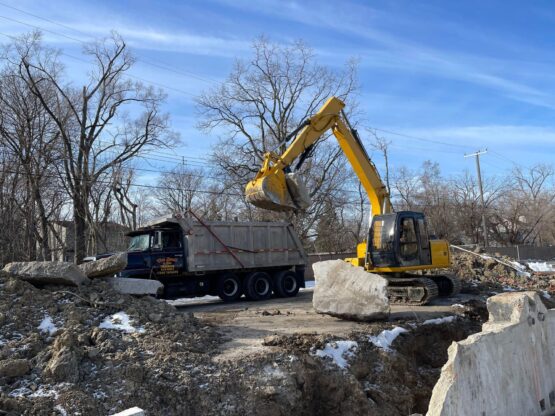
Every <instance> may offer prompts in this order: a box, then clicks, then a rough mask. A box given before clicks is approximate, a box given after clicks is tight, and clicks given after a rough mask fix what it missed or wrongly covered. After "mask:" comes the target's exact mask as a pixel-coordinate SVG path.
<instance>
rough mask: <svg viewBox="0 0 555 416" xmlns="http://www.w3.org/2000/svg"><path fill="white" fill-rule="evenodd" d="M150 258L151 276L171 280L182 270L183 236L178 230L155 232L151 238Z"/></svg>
mask: <svg viewBox="0 0 555 416" xmlns="http://www.w3.org/2000/svg"><path fill="white" fill-rule="evenodd" d="M152 238H153V240H152V245H151V257H152V273H153V276H154V277H156V278H159V279H161V280H168V279H169V280H171V278H172V277H178V276H180V275H181V273H182V272H183V269H184V258H183V252H184V250H183V236H182V233H181V231H180V230H172V229H169V230H156V231H155V232H154V233H153V236H152Z"/></svg>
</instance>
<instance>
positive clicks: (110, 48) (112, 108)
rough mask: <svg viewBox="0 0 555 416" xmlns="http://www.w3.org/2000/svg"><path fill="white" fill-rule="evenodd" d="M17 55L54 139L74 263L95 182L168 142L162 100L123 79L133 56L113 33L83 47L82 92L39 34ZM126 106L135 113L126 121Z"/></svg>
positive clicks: (83, 244) (169, 136)
mask: <svg viewBox="0 0 555 416" xmlns="http://www.w3.org/2000/svg"><path fill="white" fill-rule="evenodd" d="M16 52H17V54H16V58H17V60H16V61H14V62H15V63H17V65H18V68H19V75H20V76H21V77H22V78H23V79H24V80H25V82H26V84H27V87H28V88H29V90H30V91H31V92H32V93H33V94H34V95H35V96H36V97H37V98H38V99H39V101H40V103H41V104H42V106H43V107H44V109H45V110H46V112H47V113H48V115H49V116H50V118H51V119H52V121H53V123H54V125H55V126H56V134H58V135H59V138H60V143H61V151H60V152H61V154H60V160H61V161H62V166H61V167H60V175H61V176H62V177H63V179H64V185H65V187H66V189H67V192H68V194H69V195H70V197H71V200H72V204H73V217H74V225H75V261H76V262H81V261H82V259H83V257H84V256H85V253H86V238H85V237H86V235H87V228H88V219H89V218H90V212H89V210H90V196H91V190H92V188H93V186H94V184H95V183H96V182H97V181H98V180H99V178H101V177H102V176H103V175H104V174H105V173H106V172H108V171H109V170H110V169H112V168H113V167H114V166H118V165H124V164H125V163H126V162H128V161H130V160H131V159H133V158H134V157H136V156H138V155H139V154H140V153H141V152H142V151H144V150H147V149H148V148H149V147H161V146H169V145H172V144H173V143H174V142H175V140H176V138H175V136H174V135H172V134H170V132H169V128H168V117H167V115H165V114H163V113H162V112H161V110H160V105H161V103H162V102H163V100H164V98H165V97H164V94H163V93H162V92H161V91H156V90H155V89H153V88H149V87H145V86H144V85H142V84H140V83H138V82H134V81H132V80H130V79H129V78H128V77H127V76H126V74H127V72H128V71H129V69H130V68H131V67H132V65H133V63H134V59H133V57H132V56H131V55H130V53H129V51H128V50H127V47H126V44H125V42H124V41H123V39H121V37H119V36H118V35H117V34H113V35H112V36H111V37H110V38H107V39H104V40H102V41H100V42H96V43H93V44H91V45H90V46H88V47H86V48H85V50H84V52H85V53H86V54H87V55H89V56H90V57H91V58H92V60H93V62H94V66H93V68H92V69H91V71H90V73H89V81H88V83H87V85H84V86H83V87H82V88H75V87H73V86H72V85H71V84H67V83H64V81H63V67H62V66H61V65H60V63H59V60H58V58H57V54H56V52H55V51H52V50H50V49H47V48H45V47H44V46H43V45H42V44H41V42H40V36H39V35H35V36H34V37H32V38H27V39H24V40H23V41H22V42H21V43H19V44H18V45H17V47H16ZM52 92H54V97H53V98H52V97H51V95H52ZM127 109H132V110H133V111H134V112H140V114H139V115H138V116H137V117H135V118H131V117H130V116H129V114H128V112H127Z"/></svg>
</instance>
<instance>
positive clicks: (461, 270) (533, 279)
mask: <svg viewBox="0 0 555 416" xmlns="http://www.w3.org/2000/svg"><path fill="white" fill-rule="evenodd" d="M498 259H500V260H502V261H503V263H506V264H512V265H513V266H514V267H509V266H506V265H505V264H503V263H499V262H498V261H496V260H495V259H494V257H492V256H489V255H483V254H481V255H480V256H476V255H474V254H471V253H466V252H460V251H455V252H453V253H452V254H451V261H452V265H451V268H450V273H453V274H456V275H457V276H458V277H459V278H460V279H461V282H462V286H463V289H462V292H463V293H474V294H478V293H484V292H494V291H497V292H502V291H506V290H511V289H517V290H545V291H546V292H548V293H551V294H555V278H554V277H555V272H554V273H553V274H549V273H546V272H535V271H534V270H532V269H530V268H527V266H525V265H522V264H520V263H518V262H516V261H515V260H514V259H512V258H510V257H507V256H499V258H498ZM515 268H516V269H515ZM519 268H520V270H517V269H519Z"/></svg>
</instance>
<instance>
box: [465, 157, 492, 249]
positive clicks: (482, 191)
mask: <svg viewBox="0 0 555 416" xmlns="http://www.w3.org/2000/svg"><path fill="white" fill-rule="evenodd" d="M487 151H488V149H484V150H478V151H477V152H476V153H471V154H469V155H467V154H465V155H464V157H472V156H476V172H477V174H478V185H479V186H480V199H481V200H482V231H483V233H484V247H487V246H488V245H489V243H488V228H487V226H486V204H485V203H484V189H483V187H482V175H481V172H480V155H483V154H485V153H487Z"/></svg>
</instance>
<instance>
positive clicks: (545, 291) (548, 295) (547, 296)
mask: <svg viewBox="0 0 555 416" xmlns="http://www.w3.org/2000/svg"><path fill="white" fill-rule="evenodd" d="M542 293H543V296H544V297H545V298H546V299H551V295H550V294H549V292H548V291H547V290H542Z"/></svg>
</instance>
